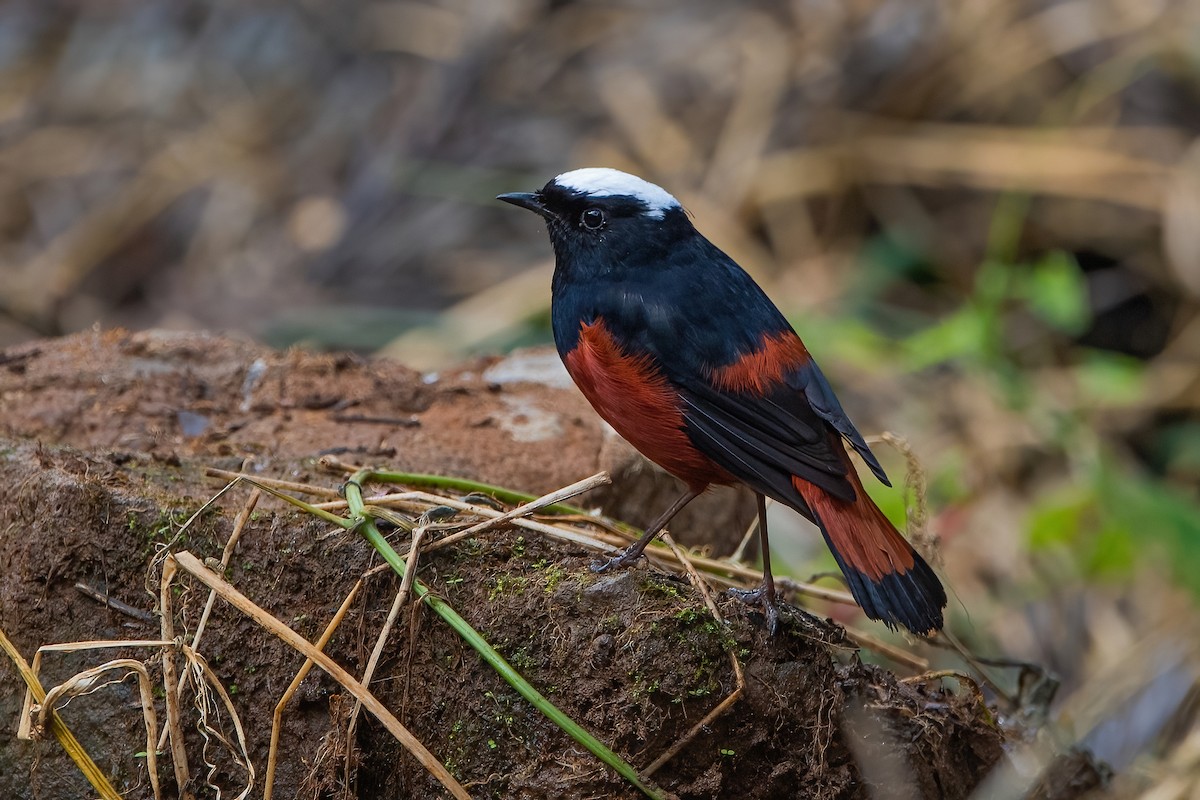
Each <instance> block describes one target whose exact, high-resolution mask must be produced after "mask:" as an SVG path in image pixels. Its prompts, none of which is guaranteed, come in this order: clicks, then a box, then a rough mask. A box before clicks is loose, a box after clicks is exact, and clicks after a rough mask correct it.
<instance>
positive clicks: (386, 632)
mask: <svg viewBox="0 0 1200 800" xmlns="http://www.w3.org/2000/svg"><path fill="white" fill-rule="evenodd" d="M427 530H428V528H427V527H425V526H423V525H422V526H421V527H419V528H417V529H416V530H415V531H413V537H412V543H411V544H409V546H408V556H407V557H406V558H405V559H404V567H405V569H404V577H403V578H402V579H401V581H400V590H399V591H397V592H396V597H395V598H394V599H393V600H392V607H391V608H390V609H388V615H387V619H386V620H384V623H383V627H382V628H380V630H379V636H378V637H376V639H375V647H373V648H372V649H371V657H370V658H369V659H367V667H366V669H364V670H363V676H362V685H363V686H370V685H371V679H372V678H374V677H375V669H376V668H377V667H378V666H379V659H380V658H382V657H383V648H384V646H385V645H386V644H387V641H388V639H389V638H390V637H391V635H392V628H394V627H395V625H396V619H397V618H398V617H399V616H400V610H401V609H402V608H404V604H405V603H407V602H408V596H409V594H410V593H411V591H412V584H413V580H415V576H416V574H417V558H418V557H419V556H420V554H421V540H422V539H424V538H425V533H426V531H427ZM361 710H362V703H360V702H358V701H357V700H355V701H354V708H352V709H351V710H350V720H349V722H348V723H347V724H346V740H347V741H349V742H353V741H354V730H355V728H356V727H357V726H358V715H359V712H360V711H361ZM346 770H347V773H348V772H349V770H350V760H349V759H347V760H346ZM349 777H350V776H349V775H347V785H350V784H349Z"/></svg>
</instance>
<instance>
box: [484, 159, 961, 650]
mask: <svg viewBox="0 0 1200 800" xmlns="http://www.w3.org/2000/svg"><path fill="white" fill-rule="evenodd" d="M497 199H498V200H501V201H504V202H506V203H511V204H512V205H515V206H519V207H521V208H524V209H528V210H530V211H533V212H534V213H536V214H539V215H540V216H541V217H542V218H543V219H544V221H545V224H546V227H547V230H548V232H549V235H550V243H551V246H552V248H553V251H554V256H555V264H554V274H553V277H552V279H551V325H552V328H553V334H554V342H555V345H556V347H557V349H558V353H559V356H560V357H561V358H562V361H563V364H564V365H565V366H566V369H567V372H568V373H569V374H570V376H571V378H572V380H573V381H574V382H575V384H576V386H578V388H579V390H580V391H581V392H582V393H583V396H584V397H585V398H587V400H588V401H589V402H590V403H591V405H592V407H593V408H594V409H595V410H596V412H597V413H598V414H599V415H600V416H601V417H602V418H603V419H604V420H605V421H607V422H608V423H609V424H610V425H611V426H612V427H613V428H614V429H615V430H616V431H617V433H619V434H620V435H621V436H622V437H623V438H624V439H625V440H626V441H628V442H629V443H630V444H631V445H633V447H634V448H635V449H637V450H638V451H640V452H641V453H642V454H643V455H644V456H646V457H647V458H648V459H650V460H651V461H653V462H654V463H656V464H658V465H659V466H660V467H662V468H663V469H664V470H666V471H667V472H668V473H670V474H671V475H673V476H675V477H676V478H677V479H679V480H680V481H681V482H682V483H683V485H684V487H686V488H685V490H684V491H683V493H682V494H681V495H680V496H679V497H678V499H676V500H675V501H674V502H673V503H672V504H671V505H670V506H669V507H668V508H667V509H666V510H665V511H663V512H662V514H661V515H660V516H658V517H657V518H656V519H655V520H654V521H653V522H652V523H651V524H650V526H649V527H647V528H646V529H645V532H644V534H643V535H642V536H641V538H640V539H639V540H638V541H637V542H635V543H634V544H632V545H631V546H629V547H628V548H626V549H625V550H622V551H621V552H620V553H618V554H617V555H616V556H614V557H613V558H611V559H609V560H608V561H603V562H600V563H598V564H597V565H596V567H595V569H597V571H603V570H605V569H610V568H616V567H628V566H630V565H632V564H633V563H635V562H636V561H637V560H638V559H639V558H640V557H641V556H642V554H643V552H644V551H645V549H646V547H647V545H649V544H650V542H651V541H652V540H653V539H654V537H656V536H657V535H658V534H659V533H660V532H661V531H662V530H663V529H664V528H665V527H666V526H667V524H668V523H669V522H670V521H671V519H672V518H673V517H674V516H675V515H676V514H677V513H679V511H680V510H682V509H683V508H684V506H686V505H687V504H688V503H690V502H691V501H692V500H694V499H695V498H696V497H698V496H700V495H701V494H702V493H704V492H705V491H706V490H707V489H708V488H709V487H710V486H720V485H737V484H743V485H745V486H748V487H749V488H750V489H751V490H752V491H753V492H754V493H755V495H756V498H757V510H758V537H759V544H760V551H761V558H762V562H763V583H762V585H761V586H760V587H759V588H757V589H755V590H749V591H747V590H741V591H740V592H735V593H737V594H739V596H740V597H741V598H742V599H743V600H745V601H747V602H749V603H752V604H755V605H757V606H760V607H761V608H762V609H763V613H764V617H765V620H766V624H767V627H768V628H769V630H770V631H771V632H772V633H773V634H774V633H775V632H776V631H777V628H778V620H779V610H778V601H777V593H776V589H775V584H774V579H773V576H772V573H771V557H770V547H769V543H768V537H767V514H766V498H771V499H773V500H775V501H776V502H778V503H782V504H783V505H785V506H788V507H790V508H792V509H795V510H796V511H797V512H799V513H800V514H801V515H803V516H804V517H806V518H807V519H809V520H811V521H812V522H813V523H815V524H816V526H817V527H818V528H819V529H820V530H821V533H822V534H823V536H824V539H825V542H826V544H827V545H828V546H829V549H830V550H831V551H832V552H833V556H834V558H835V559H836V561H837V564H838V566H839V567H840V568H841V571H842V574H843V575H844V576H845V578H846V583H847V585H848V586H849V589H850V593H851V594H852V595H853V596H854V599H855V600H856V601H857V602H858V604H859V605H860V606H861V607H862V609H863V611H864V612H865V613H866V615H867V616H868V617H870V618H872V619H875V620H879V621H881V622H883V623H884V624H885V625H887V626H888V627H889V628H892V629H896V628H897V627H898V626H899V627H903V628H905V629H907V630H909V631H911V632H913V633H914V634H918V635H926V636H927V635H933V634H934V633H936V632H937V631H938V630H940V629H941V628H942V625H943V613H942V610H943V609H944V608H945V606H946V592H945V589H944V588H943V586H942V584H941V581H940V580H939V579H938V577H937V575H936V574H935V573H934V571H933V569H932V568H930V566H929V564H928V563H927V562H926V561H925V560H924V559H923V558H922V557H921V556H920V554H919V553H917V552H916V550H914V549H913V547H912V545H910V544H909V543H908V542H907V541H906V540H905V539H904V537H903V536H901V535H900V533H899V532H898V531H897V530H896V528H895V526H893V525H892V523H891V522H889V521H888V519H887V517H886V516H885V515H884V514H883V512H882V511H880V510H879V508H878V507H877V506H876V505H875V503H874V502H873V501H872V500H871V498H870V497H869V496H868V495H867V493H866V492H865V491H864V490H863V484H862V481H861V479H860V478H859V476H858V473H857V471H856V470H855V467H854V465H853V464H852V463H851V461H850V457H849V454H848V451H847V447H849V448H850V449H851V450H853V451H854V452H856V453H857V454H858V455H859V456H860V457H861V458H862V460H863V461H864V462H865V463H866V465H867V467H868V468H869V469H870V471H871V472H872V473H873V474H874V477H875V478H877V479H878V480H880V481H881V482H883V483H884V484H885V485H888V486H890V485H891V483H890V482H889V480H888V477H887V474H886V473H885V472H884V469H883V467H882V466H881V465H880V463H879V461H878V459H877V458H876V457H875V455H874V454H873V453H872V452H871V448H870V447H869V446H868V445H867V442H866V441H865V440H864V439H863V436H862V434H860V433H859V431H858V429H857V428H855V427H854V424H853V423H852V422H851V421H850V418H849V417H848V416H847V415H846V412H845V411H844V410H843V409H842V405H841V403H840V402H839V401H838V399H837V397H836V395H835V394H834V392H833V389H832V387H831V386H830V384H829V381H828V380H827V379H826V378H825V376H824V374H823V373H822V372H821V369H820V367H818V366H817V362H816V361H815V360H814V359H813V357H812V355H811V354H810V353H809V351H808V349H807V347H805V345H804V343H803V342H802V341H801V339H800V337H799V335H798V334H797V333H796V331H795V330H794V329H793V328H792V326H791V324H790V323H789V322H788V321H787V319H786V318H785V317H784V315H783V314H782V312H780V311H779V309H778V308H777V307H776V306H775V304H774V303H773V302H772V301H771V299H770V298H769V297H768V296H767V295H766V293H765V292H764V291H763V290H762V288H761V287H759V285H758V284H757V283H756V282H755V281H754V279H753V278H751V277H750V275H749V274H748V273H746V271H745V270H743V269H742V268H741V267H740V266H738V264H737V263H735V262H734V260H733V259H732V258H730V257H729V256H728V255H726V254H725V253H724V252H722V251H721V250H720V249H719V248H718V247H716V246H715V245H714V244H713V243H712V242H710V241H709V240H708V239H707V238H705V237H704V235H703V234H701V233H700V232H699V231H698V230H697V229H696V227H695V226H694V225H693V223H692V221H691V219H690V217H689V215H688V213H687V212H686V211H685V210H684V208H683V206H682V205H681V204H680V202H679V201H678V200H677V199H675V197H674V196H672V195H671V194H670V193H668V192H667V191H666V190H665V189H663V188H661V187H660V186H657V185H655V184H653V183H650V182H649V181H646V180H644V179H642V178H639V177H637V176H635V175H630V174H628V173H625V172H621V171H618V170H615V169H610V168H606V167H587V168H583V169H575V170H572V171H569V172H564V173H563V174H561V175H558V176H556V177H554V178H552V179H551V180H550V181H548V182H547V183H546V185H545V186H543V187H542V188H541V189H538V190H537V191H533V192H512V193H508V194H501V195H499V196H498V197H497Z"/></svg>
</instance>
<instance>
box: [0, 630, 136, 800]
mask: <svg viewBox="0 0 1200 800" xmlns="http://www.w3.org/2000/svg"><path fill="white" fill-rule="evenodd" d="M0 650H3V651H4V652H5V653H6V654H7V655H8V657H9V659H10V660H11V661H12V663H13V666H15V667H16V668H17V672H19V673H20V674H21V679H22V680H24V681H25V686H26V687H28V689H29V691H30V692H32V693H33V697H34V699H35V700H37V702H39V703H42V702H45V700H46V690H45V689H44V688H42V684H41V683H40V682H39V681H38V679H37V676H36V675H35V674H34V673H33V670H32V669H30V667H29V664H28V663H26V661H25V658H24V657H23V656H22V655H21V652H20V651H19V650H17V648H16V646H14V645H13V643H12V642H11V641H9V638H8V636H6V635H5V633H4V631H3V630H0ZM46 728H47V730H49V732H50V734H51V735H52V736H53V737H54V738H55V739H57V740H58V743H59V744H61V745H62V748H63V750H65V751H66V752H67V755H69V756H70V757H71V760H72V761H74V762H75V764H76V766H78V767H79V771H80V772H82V773H83V775H84V777H85V778H87V780H88V783H90V784H91V785H92V788H93V789H95V790H96V792H97V793H98V794H99V795H100V797H101V798H102V800H121V795H119V794H118V793H117V790H116V788H114V787H113V785H112V783H111V782H110V781H109V780H108V776H106V775H105V774H104V772H103V771H101V769H100V767H99V766H97V765H96V762H95V761H93V760H92V757H91V756H89V755H88V753H87V751H86V750H84V749H83V745H81V744H80V743H79V740H78V739H76V738H75V734H73V733H71V729H70V728H68V727H67V726H66V723H64V722H63V721H62V717H60V716H59V715H58V713H57V712H51V714H50V717H49V719H48V720H47V721H46Z"/></svg>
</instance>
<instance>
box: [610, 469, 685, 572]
mask: <svg viewBox="0 0 1200 800" xmlns="http://www.w3.org/2000/svg"><path fill="white" fill-rule="evenodd" d="M701 491H703V490H701ZM701 491H697V490H695V489H688V490H687V491H686V492H684V493H683V494H682V495H680V496H679V499H677V500H676V501H675V502H674V503H672V504H671V507H670V508H668V509H667V510H666V511H664V512H663V513H662V515H661V516H660V517H659V518H658V519H656V520H654V522H653V523H651V525H650V527H649V528H646V532H645V533H643V534H642V538H640V539H638V540H637V541H636V542H634V543H633V544H631V545H630V546H629V547H626V548H625V549H624V550H622V551H621V552H619V553H617V554H616V555H615V556H613V557H612V558H610V559H608V560H607V561H597V562H596V563H594V564H592V572H604V570H606V569H610V568H612V567H628V566H629V565H630V564H632V563H633V562H635V561H637V560H638V559H639V558H641V557H642V552H643V551H645V549H646V546H647V545H649V544H650V542H651V541H653V540H654V537H655V536H658V534H659V532H660V531H662V529H663V528H665V527H667V523H668V522H670V521H671V519H672V517H674V516H675V515H676V514H678V513H679V512H680V511H682V510H683V507H684V506H686V505H687V504H688V503H690V502H692V501H693V500H695V499H696V498H697V497H699V496H700V494H701Z"/></svg>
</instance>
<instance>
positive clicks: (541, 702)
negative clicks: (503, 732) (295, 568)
mask: <svg viewBox="0 0 1200 800" xmlns="http://www.w3.org/2000/svg"><path fill="white" fill-rule="evenodd" d="M387 476H404V477H397V478H396V481H395V482H400V483H411V482H413V481H412V476H411V475H407V474H406V473H398V472H394V473H378V472H372V471H369V470H367V471H363V472H358V473H355V474H354V475H353V476H351V478H350V479H349V480H348V481H347V482H346V503H347V505H348V506H349V511H350V516H351V518H352V519H355V520H356V521H358V525H357V528H358V531H359V533H361V534H362V536H363V538H365V539H366V540H367V541H368V542H370V544H371V546H372V547H374V548H375V550H376V552H378V553H379V555H380V556H381V557H382V558H383V560H384V561H386V562H387V563H388V564H389V565H390V566H391V567H392V569H393V570H395V571H396V574H397V575H400V576H401V577H403V576H404V572H405V563H404V559H402V558H401V557H400V554H399V553H397V552H396V551H395V550H394V549H393V548H392V546H391V544H389V543H388V541H387V539H386V538H384V536H383V534H382V533H380V532H379V528H378V527H376V525H375V522H374V521H373V520H372V519H370V518H369V517H367V516H364V515H363V505H364V503H363V497H362V485H361V484H362V483H363V482H364V481H366V480H370V479H376V480H382V481H385V482H387V481H388V478H387ZM424 477H427V478H436V479H437V480H450V481H455V482H456V483H458V484H459V485H458V486H454V487H447V486H446V485H445V484H441V483H439V484H436V485H438V486H442V487H443V488H455V489H459V490H461V489H462V488H463V485H464V484H473V482H472V481H458V480H457V479H453V478H451V479H442V478H438V476H424ZM430 485H434V484H430ZM480 486H485V484H473V487H474V488H471V489H470V491H487V490H489V489H494V488H495V487H488V489H480V488H478V487H480ZM500 491H501V492H504V493H505V494H507V495H509V502H513V500H514V499H520V498H514V497H513V496H514V495H517V493H516V492H508V491H507V490H500ZM497 496H498V497H499V495H497ZM521 497H523V498H524V499H525V500H526V501H528V500H533V499H535V498H533V497H529V496H521ZM501 499H504V498H501ZM551 508H552V507H551ZM572 513H574V512H572ZM412 587H413V591H414V592H415V593H416V595H417V597H419V598H420V599H421V600H422V601H424V603H425V604H426V605H427V606H429V607H430V608H431V609H433V611H434V612H435V613H436V614H437V615H438V616H440V617H441V618H442V619H444V620H445V621H446V623H447V624H449V625H450V627H451V628H453V629H454V630H455V631H456V632H457V633H458V635H459V636H461V637H462V638H463V639H464V640H466V642H467V643H468V644H470V645H471V647H472V648H474V649H475V651H476V652H477V653H479V655H480V656H481V657H482V658H483V660H484V661H486V662H487V663H488V664H489V665H490V666H491V667H492V669H494V670H496V672H498V673H500V677H502V678H504V680H505V681H507V682H508V684H509V685H510V686H512V687H513V688H514V689H516V690H517V692H518V693H519V694H520V695H521V696H522V697H524V698H525V699H526V700H528V701H529V702H530V703H532V704H533V706H534V707H535V708H537V710H538V711H540V712H542V714H544V715H545V716H546V718H547V719H549V720H550V721H551V722H553V723H554V724H555V725H558V726H559V727H560V728H562V729H563V730H564V731H565V732H566V733H567V735H568V736H570V737H571V738H572V739H574V740H575V741H577V742H579V743H580V744H581V745H583V746H584V747H586V748H587V749H588V750H589V751H590V752H591V753H592V754H593V755H595V756H596V757H597V758H599V759H600V760H601V761H603V762H604V763H605V764H607V765H608V766H610V767H612V768H613V769H614V770H615V771H616V772H617V773H618V774H620V775H621V776H622V777H624V778H625V779H626V780H627V781H629V782H630V783H632V784H633V785H634V786H636V787H637V788H638V789H640V790H641V791H642V793H643V794H645V795H646V796H647V797H652V798H655V799H656V800H662V795H661V794H659V793H658V792H657V791H655V790H654V789H653V788H651V787H650V786H647V785H646V784H645V783H644V782H643V781H642V778H641V776H640V775H638V773H637V770H636V769H634V768H633V767H632V766H631V765H630V764H629V763H628V762H626V761H625V760H624V759H622V758H621V757H620V756H619V755H617V754H616V753H614V752H613V751H612V750H610V749H609V748H608V747H607V746H606V745H605V744H604V743H603V742H601V741H600V740H599V739H597V738H596V737H595V736H592V735H591V734H590V733H588V732H587V731H586V730H584V729H583V728H582V727H581V726H580V725H579V724H578V723H576V722H575V721H574V720H572V719H571V718H570V717H568V716H567V715H566V714H565V713H563V712H562V711H561V710H560V709H559V708H558V707H557V706H555V705H554V704H553V703H551V702H550V701H549V700H547V699H546V698H545V696H543V695H542V693H541V692H539V691H538V690H537V689H535V688H534V687H533V685H532V684H530V683H529V682H528V681H527V680H525V678H523V677H522V676H521V674H520V673H519V672H517V671H516V670H515V669H513V667H512V665H511V664H509V663H508V662H507V661H505V660H504V656H502V655H500V653H499V652H497V651H496V650H495V648H493V647H492V646H491V645H490V644H488V643H487V640H486V639H484V638H483V636H482V635H480V634H479V632H478V631H476V630H475V629H474V628H472V627H471V626H470V624H468V623H467V621H466V620H465V619H463V618H462V617H461V616H459V615H458V612H456V611H455V610H454V609H453V608H451V607H450V605H449V604H448V603H447V602H446V601H444V600H442V599H441V598H440V597H437V596H436V595H434V594H433V593H432V592H430V591H429V589H428V588H426V587H425V586H424V585H423V584H422V583H421V582H420V581H417V580H414V581H413V584H412Z"/></svg>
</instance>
